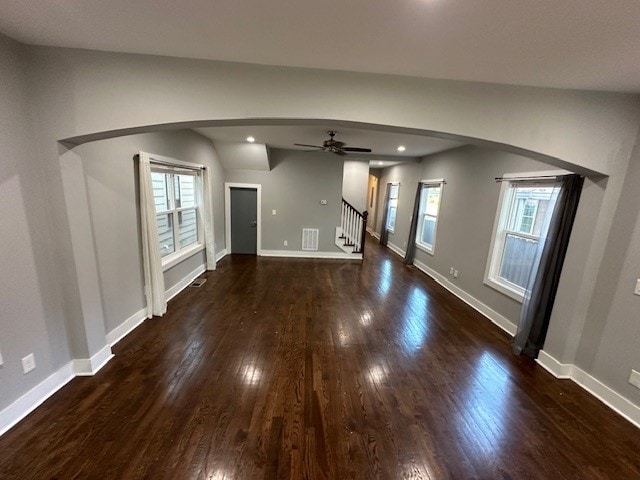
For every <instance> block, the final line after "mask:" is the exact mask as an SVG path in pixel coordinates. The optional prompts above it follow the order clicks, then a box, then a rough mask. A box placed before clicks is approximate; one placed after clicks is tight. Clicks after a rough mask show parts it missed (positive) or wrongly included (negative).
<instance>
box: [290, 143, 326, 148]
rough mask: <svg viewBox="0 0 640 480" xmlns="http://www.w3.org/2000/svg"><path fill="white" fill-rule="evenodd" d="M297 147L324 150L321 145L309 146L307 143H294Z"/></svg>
mask: <svg viewBox="0 0 640 480" xmlns="http://www.w3.org/2000/svg"><path fill="white" fill-rule="evenodd" d="M294 145H295V146H297V147H311V148H324V146H320V145H307V144H306V143H294Z"/></svg>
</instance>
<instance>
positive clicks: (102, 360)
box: [72, 345, 113, 377]
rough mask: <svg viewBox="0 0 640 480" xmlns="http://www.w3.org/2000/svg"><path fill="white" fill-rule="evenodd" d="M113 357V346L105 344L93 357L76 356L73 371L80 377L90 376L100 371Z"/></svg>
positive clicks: (73, 361)
mask: <svg viewBox="0 0 640 480" xmlns="http://www.w3.org/2000/svg"><path fill="white" fill-rule="evenodd" d="M112 358H113V353H111V346H110V345H105V346H104V347H102V348H101V349H100V351H98V353H96V354H95V355H93V356H92V357H91V358H76V359H74V360H72V363H73V371H74V373H75V374H76V376H78V377H90V376H92V375H95V374H96V373H98V370H100V369H101V368H102V367H104V366H105V365H106V364H107V362H108V361H109V360H111V359H112Z"/></svg>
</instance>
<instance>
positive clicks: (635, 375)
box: [629, 370, 640, 388]
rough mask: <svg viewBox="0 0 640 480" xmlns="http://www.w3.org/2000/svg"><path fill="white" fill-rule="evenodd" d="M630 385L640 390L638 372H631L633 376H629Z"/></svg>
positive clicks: (639, 374) (639, 373)
mask: <svg viewBox="0 0 640 480" xmlns="http://www.w3.org/2000/svg"><path fill="white" fill-rule="evenodd" d="M629 383H630V384H631V385H633V386H634V387H638V388H640V372H638V371H637V370H631V375H629Z"/></svg>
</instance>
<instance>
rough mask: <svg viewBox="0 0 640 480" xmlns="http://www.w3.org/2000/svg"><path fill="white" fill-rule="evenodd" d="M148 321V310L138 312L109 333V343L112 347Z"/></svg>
mask: <svg viewBox="0 0 640 480" xmlns="http://www.w3.org/2000/svg"><path fill="white" fill-rule="evenodd" d="M146 319H147V309H146V308H143V309H142V310H139V311H137V312H136V313H134V314H133V315H131V316H130V317H129V318H127V319H126V320H125V321H124V322H122V323H121V324H120V325H118V326H117V327H116V328H114V329H113V330H111V331H110V332H109V333H107V343H108V344H109V345H111V346H112V347H113V346H114V345H115V344H116V343H118V342H119V341H120V340H122V339H123V338H124V337H126V336H127V335H129V333H131V332H132V331H133V330H134V329H135V328H136V327H138V326H139V325H140V324H141V323H142V322H144V321H145V320H146Z"/></svg>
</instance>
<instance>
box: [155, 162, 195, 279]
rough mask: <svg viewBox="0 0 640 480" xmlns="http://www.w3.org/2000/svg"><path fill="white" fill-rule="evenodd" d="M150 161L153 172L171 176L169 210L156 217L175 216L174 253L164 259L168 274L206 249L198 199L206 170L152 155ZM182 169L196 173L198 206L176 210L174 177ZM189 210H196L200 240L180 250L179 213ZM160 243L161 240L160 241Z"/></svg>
mask: <svg viewBox="0 0 640 480" xmlns="http://www.w3.org/2000/svg"><path fill="white" fill-rule="evenodd" d="M149 160H150V162H151V172H152V173H153V172H160V173H169V174H170V177H169V178H170V180H169V182H168V187H169V195H170V198H169V207H170V208H169V209H168V210H163V211H161V212H159V211H157V210H156V215H162V214H172V215H173V217H172V218H173V244H174V251H173V252H172V253H170V254H169V255H167V256H165V257H162V271H163V272H166V271H167V270H169V269H170V268H172V267H175V266H176V265H177V264H179V263H181V262H183V261H184V260H186V259H187V258H189V257H191V256H193V255H195V254H196V253H198V252H201V251H202V250H204V249H205V244H204V231H203V228H204V226H203V225H202V222H201V220H200V216H201V215H200V208H201V205H199V204H198V199H199V198H200V197H201V195H200V192H199V191H198V188H200V183H201V180H202V172H203V169H204V166H203V165H199V164H196V163H190V162H183V161H181V160H176V159H173V158H168V157H162V156H159V155H150V156H149ZM180 168H186V169H189V170H193V171H194V176H195V177H197V179H199V180H196V182H195V190H196V192H195V193H196V195H195V198H196V205H195V207H181V208H175V192H174V188H175V182H174V180H173V179H174V175H175V174H179V173H180V172H178V171H177V169H180ZM172 169H173V170H174V172H172V171H171V170H172ZM187 210H195V212H196V225H197V229H198V239H197V240H196V243H193V244H191V245H188V246H186V247H183V248H180V225H179V222H178V213H179V212H182V211H187ZM158 241H159V239H158Z"/></svg>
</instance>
